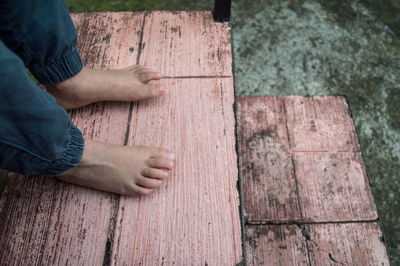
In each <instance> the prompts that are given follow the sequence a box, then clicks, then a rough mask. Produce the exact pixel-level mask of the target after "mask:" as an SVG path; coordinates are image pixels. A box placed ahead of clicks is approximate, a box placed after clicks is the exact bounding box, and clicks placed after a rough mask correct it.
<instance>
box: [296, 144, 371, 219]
mask: <svg viewBox="0 0 400 266" xmlns="http://www.w3.org/2000/svg"><path fill="white" fill-rule="evenodd" d="M294 161H295V167H296V179H297V182H298V191H299V201H300V206H301V209H302V214H303V218H304V220H305V221H313V222H333V221H360V220H361V221H362V220H375V219H377V218H378V214H377V212H376V207H375V202H374V198H373V196H372V191H371V188H370V186H369V181H368V177H367V174H366V171H365V165H364V162H363V160H362V157H361V154H360V153H357V152H340V153H313V152H307V153H304V152H295V153H294Z"/></svg>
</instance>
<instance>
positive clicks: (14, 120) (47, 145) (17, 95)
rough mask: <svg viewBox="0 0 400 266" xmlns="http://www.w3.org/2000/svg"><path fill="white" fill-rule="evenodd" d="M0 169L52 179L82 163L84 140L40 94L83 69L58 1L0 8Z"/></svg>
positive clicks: (5, 2)
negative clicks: (48, 86)
mask: <svg viewBox="0 0 400 266" xmlns="http://www.w3.org/2000/svg"><path fill="white" fill-rule="evenodd" d="M0 38H1V41H0V168H3V169H6V170H11V171H14V172H19V173H22V174H26V175H28V174H29V175H31V174H41V175H56V174H60V173H62V172H64V171H66V170H68V169H70V168H72V167H74V166H76V165H77V164H79V162H80V161H81V159H82V154H83V148H84V139H83V136H82V133H81V132H80V131H79V129H77V128H76V127H75V126H74V125H73V124H72V123H71V122H70V118H69V116H68V113H67V112H66V111H65V110H64V109H63V108H62V107H60V106H58V105H57V103H56V100H55V99H54V97H53V96H51V95H50V94H49V93H47V92H46V91H44V90H42V89H41V88H39V87H38V86H37V85H36V84H35V83H34V82H33V81H32V79H31V78H30V77H29V75H28V74H27V71H26V68H28V69H29V70H30V71H31V73H32V74H33V75H34V76H35V77H36V78H37V79H38V80H39V82H40V83H42V84H52V83H56V82H60V81H63V80H66V79H68V78H71V77H73V76H74V75H76V74H77V73H79V71H80V70H81V69H82V67H83V64H82V61H81V58H80V55H79V52H78V50H77V47H76V43H77V34H76V30H75V28H74V25H73V23H72V21H71V18H70V16H69V13H68V10H67V8H66V6H65V3H64V2H63V1H60V0H48V1H44V0H32V1H30V0H12V1H9V0H2V1H1V2H0Z"/></svg>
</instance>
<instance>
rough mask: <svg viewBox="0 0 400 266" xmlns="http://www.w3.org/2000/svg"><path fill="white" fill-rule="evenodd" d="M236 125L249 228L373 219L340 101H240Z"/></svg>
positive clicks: (345, 110)
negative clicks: (293, 222)
mask: <svg viewBox="0 0 400 266" xmlns="http://www.w3.org/2000/svg"><path fill="white" fill-rule="evenodd" d="M285 114H286V115H285ZM238 118H239V120H238V124H239V138H240V146H241V149H240V150H241V162H240V165H241V171H242V177H243V178H242V179H243V190H244V208H245V212H246V215H248V217H249V222H250V223H258V222H285V221H290V220H298V221H303V222H304V221H313V222H332V221H359V220H375V219H377V217H378V216H377V212H376V207H375V202H374V199H373V196H372V192H371V188H370V186H369V182H368V177H367V174H366V170H365V165H364V162H363V160H362V156H361V154H360V152H359V151H357V150H358V149H359V145H358V141H357V136H356V133H355V129H354V125H353V123H352V120H351V116H350V113H349V110H348V106H347V104H346V102H345V101H344V98H343V97H338V96H329V97H328V96H327V97H300V96H287V97H239V98H238ZM288 137H289V138H288ZM336 138H338V140H337V141H336V142H335V140H336ZM288 139H289V142H288ZM346 149H347V151H346ZM292 160H293V165H294V167H295V168H294V171H293V165H292ZM293 172H294V173H295V177H293ZM299 206H300V209H299Z"/></svg>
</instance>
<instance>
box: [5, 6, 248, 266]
mask: <svg viewBox="0 0 400 266" xmlns="http://www.w3.org/2000/svg"><path fill="white" fill-rule="evenodd" d="M72 18H73V21H74V23H75V25H76V28H77V31H78V35H79V49H80V52H81V54H82V57H83V60H84V63H85V65H86V66H88V67H93V68H99V69H115V68H124V67H127V66H129V65H134V64H141V65H147V66H149V67H151V68H153V69H154V70H156V71H160V72H161V73H162V74H164V75H165V79H163V80H162V81H161V83H162V84H164V86H165V87H166V88H167V90H168V92H167V94H166V95H164V96H163V97H160V98H158V99H151V100H146V101H141V102H139V103H119V102H113V103H96V104H92V105H89V106H87V107H84V108H80V109H77V110H75V111H72V112H70V115H71V119H72V121H73V122H74V123H75V124H76V125H77V126H78V127H79V128H80V129H81V131H82V132H83V134H84V135H85V136H86V137H90V138H92V139H95V140H100V141H105V142H109V143H114V144H121V145H128V146H132V145H151V146H163V147H165V148H168V149H170V150H172V151H174V152H175V153H176V154H177V159H176V166H175V170H173V172H172V173H171V176H170V178H169V179H168V181H167V182H165V184H163V186H162V187H161V188H160V189H159V190H157V191H156V192H154V193H153V194H152V195H150V196H147V197H138V198H132V197H125V196H122V197H120V196H116V195H114V194H111V193H105V192H99V191H95V190H92V189H87V188H83V187H79V186H75V185H71V184H67V183H63V182H61V181H57V180H56V179H54V178H51V177H40V176H34V177H32V176H31V177H24V176H20V175H16V174H10V175H9V178H8V180H7V184H6V186H5V188H4V191H3V193H2V195H1V199H0V238H1V242H0V264H1V265H32V264H35V265H42V264H44V265H65V264H69V265H101V264H102V263H103V264H112V265H158V264H160V265H161V264H162V265H164V264H166V265H172V264H175V265H200V264H206V265H207V264H210V265H216V264H220V265H221V264H224V265H232V264H236V263H238V262H240V261H241V260H242V248H241V234H240V232H241V229H240V220H239V211H238V206H239V198H238V191H237V189H236V183H237V176H238V172H237V157H236V151H235V137H234V126H235V121H234V112H233V108H232V105H233V102H234V92H233V78H232V71H231V58H232V56H231V45H230V28H229V26H228V24H226V23H215V22H214V21H213V19H212V17H211V14H210V12H207V11H202V12H149V13H133V12H121V13H107V12H106V13H82V14H73V15H72Z"/></svg>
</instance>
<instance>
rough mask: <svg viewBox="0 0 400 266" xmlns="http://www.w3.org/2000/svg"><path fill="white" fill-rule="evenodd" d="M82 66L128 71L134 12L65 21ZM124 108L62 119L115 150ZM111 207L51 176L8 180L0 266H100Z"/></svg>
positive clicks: (102, 197)
mask: <svg viewBox="0 0 400 266" xmlns="http://www.w3.org/2000/svg"><path fill="white" fill-rule="evenodd" d="M72 18H73V20H74V22H75V24H76V27H77V29H78V34H79V37H80V40H79V49H80V52H81V55H82V57H83V61H84V62H85V65H86V66H89V67H93V68H98V69H106V68H123V67H126V66H129V65H131V64H134V63H135V62H136V56H137V54H135V53H134V52H133V53H131V52H130V51H129V47H135V49H136V50H137V47H138V40H139V38H138V37H139V35H138V33H139V32H136V31H135V29H140V27H141V21H142V18H143V14H142V13H136V14H134V13H89V14H73V15H72ZM128 110H129V103H96V104H92V105H89V106H87V107H84V108H80V109H77V110H74V111H72V112H70V115H71V120H72V121H73V123H75V124H76V125H77V126H78V127H79V128H80V129H81V131H82V132H83V134H84V135H85V137H88V138H91V139H95V140H101V141H105V142H109V143H114V144H123V142H124V135H125V131H126V124H127V121H128ZM117 206H118V205H117V204H116V202H115V199H114V196H113V195H112V194H111V193H105V192H100V191H95V190H92V189H87V188H84V187H80V186H75V185H71V184H67V183H64V182H61V181H58V180H56V179H55V178H52V177H39V176H33V177H32V176H29V177H24V176H21V175H16V174H10V177H9V182H8V183H7V184H6V187H5V189H4V191H3V193H2V195H1V199H0V238H1V240H2V241H1V242H0V264H2V265H11V264H15V265H30V264H36V265H40V264H43V265H65V264H69V265H101V264H102V262H103V257H104V249H105V246H106V241H107V238H108V237H109V234H110V233H111V232H109V226H110V221H111V220H112V216H113V215H114V212H116V210H115V208H116V207H117Z"/></svg>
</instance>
